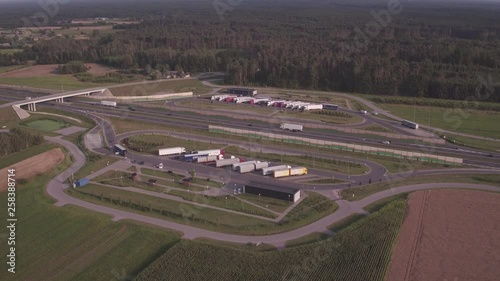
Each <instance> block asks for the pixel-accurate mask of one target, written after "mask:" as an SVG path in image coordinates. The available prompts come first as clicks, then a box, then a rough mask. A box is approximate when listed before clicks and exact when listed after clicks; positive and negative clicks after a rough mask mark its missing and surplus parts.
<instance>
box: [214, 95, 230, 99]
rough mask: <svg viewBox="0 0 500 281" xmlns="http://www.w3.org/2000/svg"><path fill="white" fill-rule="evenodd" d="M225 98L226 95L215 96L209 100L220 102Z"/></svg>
mask: <svg viewBox="0 0 500 281" xmlns="http://www.w3.org/2000/svg"><path fill="white" fill-rule="evenodd" d="M225 98H227V95H215V96H212V97H211V98H210V100H222V99H225Z"/></svg>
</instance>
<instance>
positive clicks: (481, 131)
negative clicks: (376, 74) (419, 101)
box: [381, 104, 500, 138]
mask: <svg viewBox="0 0 500 281" xmlns="http://www.w3.org/2000/svg"><path fill="white" fill-rule="evenodd" d="M381 107H383V108H384V109H386V110H388V111H389V112H391V113H393V114H395V115H398V116H400V117H402V118H405V119H408V120H410V121H415V122H417V123H419V124H421V125H424V126H428V125H429V124H430V126H431V127H437V128H441V129H445V130H449V131H453V132H456V133H457V134H458V133H465V134H472V135H477V136H483V137H491V138H500V127H499V126H498V124H497V123H496V121H497V120H498V119H499V118H500V112H495V111H479V110H465V109H459V108H455V109H454V108H441V107H428V106H416V107H415V117H416V119H415V120H414V119H413V116H414V112H413V109H414V107H413V106H411V105H394V104H382V105H381ZM429 121H430V122H429Z"/></svg>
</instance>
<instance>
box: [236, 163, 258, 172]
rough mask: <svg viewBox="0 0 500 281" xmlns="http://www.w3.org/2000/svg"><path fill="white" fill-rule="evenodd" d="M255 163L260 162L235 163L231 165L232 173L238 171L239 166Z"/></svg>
mask: <svg viewBox="0 0 500 281" xmlns="http://www.w3.org/2000/svg"><path fill="white" fill-rule="evenodd" d="M256 163H260V162H259V161H246V162H240V163H235V164H233V170H234V171H236V170H238V167H239V166H241V165H247V164H256Z"/></svg>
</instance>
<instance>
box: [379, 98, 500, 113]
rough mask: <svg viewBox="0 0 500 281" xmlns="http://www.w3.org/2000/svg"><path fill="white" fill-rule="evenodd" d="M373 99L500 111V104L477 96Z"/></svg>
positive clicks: (408, 103) (382, 101)
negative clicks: (458, 98) (466, 97)
mask: <svg viewBox="0 0 500 281" xmlns="http://www.w3.org/2000/svg"><path fill="white" fill-rule="evenodd" d="M471 97H473V96H471ZM370 100H371V101H373V102H375V103H387V104H406V105H418V106H436V107H444V108H464V109H466V108H467V109H477V110H491V111H500V104H496V103H484V102H479V101H478V100H477V99H475V98H471V99H467V100H463V101H453V100H433V99H414V98H404V97H372V98H370Z"/></svg>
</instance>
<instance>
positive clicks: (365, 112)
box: [359, 110, 368, 114]
mask: <svg viewBox="0 0 500 281" xmlns="http://www.w3.org/2000/svg"><path fill="white" fill-rule="evenodd" d="M359 112H360V113H361V114H368V111H366V110H360V111H359Z"/></svg>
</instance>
